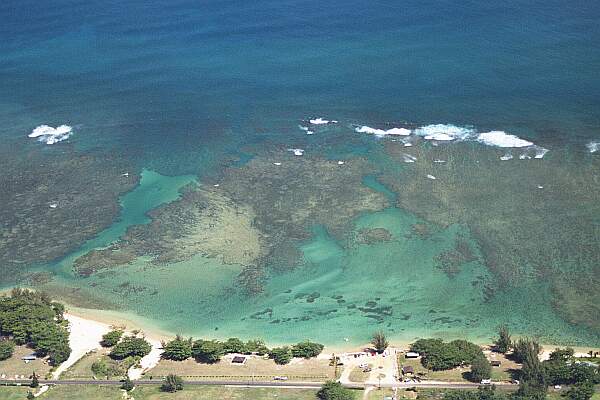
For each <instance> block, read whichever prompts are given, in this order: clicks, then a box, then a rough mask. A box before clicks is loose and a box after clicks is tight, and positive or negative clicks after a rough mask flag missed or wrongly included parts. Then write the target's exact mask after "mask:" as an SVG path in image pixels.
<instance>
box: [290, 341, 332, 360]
mask: <svg viewBox="0 0 600 400" xmlns="http://www.w3.org/2000/svg"><path fill="white" fill-rule="evenodd" d="M324 347H325V346H323V345H322V344H320V343H314V342H311V341H309V340H305V341H303V342H300V343H297V344H295V345H293V346H292V355H293V356H294V357H298V358H313V357H316V356H318V355H319V354H321V352H322V351H323V348H324Z"/></svg>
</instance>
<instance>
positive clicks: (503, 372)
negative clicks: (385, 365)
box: [398, 353, 519, 382]
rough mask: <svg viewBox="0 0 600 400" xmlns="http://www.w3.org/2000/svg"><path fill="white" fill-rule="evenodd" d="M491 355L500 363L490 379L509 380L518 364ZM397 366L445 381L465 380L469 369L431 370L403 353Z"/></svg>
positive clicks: (423, 376)
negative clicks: (407, 357)
mask: <svg viewBox="0 0 600 400" xmlns="http://www.w3.org/2000/svg"><path fill="white" fill-rule="evenodd" d="M491 357H492V360H498V361H500V363H501V365H500V366H499V367H493V368H492V380H493V381H496V382H499V381H510V380H511V377H512V374H513V373H514V372H515V371H516V370H517V369H518V368H519V365H518V364H516V363H515V362H514V361H511V360H508V359H507V358H506V357H504V355H503V354H497V353H493V354H492V355H491ZM398 366H399V368H400V369H402V367H403V366H412V367H413V368H414V370H415V375H417V376H419V377H421V378H422V379H427V380H436V381H446V382H467V379H465V375H466V373H467V372H469V370H470V368H469V367H464V368H461V367H459V368H454V369H451V370H447V371H432V370H429V369H427V368H425V367H423V365H421V360H417V359H406V358H405V357H404V355H403V354H400V355H399V356H398Z"/></svg>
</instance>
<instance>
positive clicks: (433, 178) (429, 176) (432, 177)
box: [427, 174, 437, 180]
mask: <svg viewBox="0 0 600 400" xmlns="http://www.w3.org/2000/svg"><path fill="white" fill-rule="evenodd" d="M427 178H429V179H432V180H436V179H437V178H436V177H435V176H433V175H429V174H427Z"/></svg>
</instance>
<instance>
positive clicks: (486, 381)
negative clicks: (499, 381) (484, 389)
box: [481, 379, 492, 385]
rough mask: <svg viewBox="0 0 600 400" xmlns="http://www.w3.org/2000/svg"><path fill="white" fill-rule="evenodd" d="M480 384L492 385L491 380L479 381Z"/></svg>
mask: <svg viewBox="0 0 600 400" xmlns="http://www.w3.org/2000/svg"><path fill="white" fill-rule="evenodd" d="M481 384H482V385H491V384H492V380H491V379H482V380H481Z"/></svg>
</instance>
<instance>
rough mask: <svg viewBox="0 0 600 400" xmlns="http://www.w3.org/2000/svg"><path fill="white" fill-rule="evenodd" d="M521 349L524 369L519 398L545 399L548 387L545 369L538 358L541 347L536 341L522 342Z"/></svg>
mask: <svg viewBox="0 0 600 400" xmlns="http://www.w3.org/2000/svg"><path fill="white" fill-rule="evenodd" d="M519 347H520V349H519V351H520V352H521V353H520V357H521V358H522V360H523V367H522V368H521V385H520V386H519V390H518V391H517V396H519V397H521V398H523V399H529V400H539V399H545V398H546V392H547V389H548V386H547V384H546V376H545V373H544V367H543V365H542V363H541V362H540V359H539V358H538V354H539V352H540V346H539V344H538V343H537V342H535V341H532V340H522V343H520V344H519Z"/></svg>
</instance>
